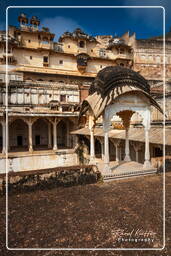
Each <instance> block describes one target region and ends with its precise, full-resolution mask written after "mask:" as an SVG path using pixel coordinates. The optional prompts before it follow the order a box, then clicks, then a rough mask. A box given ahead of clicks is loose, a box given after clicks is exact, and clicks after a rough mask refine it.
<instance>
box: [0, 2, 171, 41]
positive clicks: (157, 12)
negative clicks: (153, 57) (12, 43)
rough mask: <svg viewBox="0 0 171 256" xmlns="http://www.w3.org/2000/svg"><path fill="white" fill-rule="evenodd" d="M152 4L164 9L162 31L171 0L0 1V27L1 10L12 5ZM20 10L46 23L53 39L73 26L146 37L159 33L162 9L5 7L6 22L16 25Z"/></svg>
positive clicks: (2, 24)
mask: <svg viewBox="0 0 171 256" xmlns="http://www.w3.org/2000/svg"><path fill="white" fill-rule="evenodd" d="M140 3H141V5H144V6H145V5H148V6H150V5H152V6H156V5H157V6H163V7H165V9H166V31H169V29H170V26H171V15H170V14H171V2H170V0H144V1H139V0H120V1H119V0H113V1H109V0H106V1H101V0H99V1H88V0H87V1H84V0H82V1H65V0H63V1H58V0H57V1H54V0H48V1H47V0H46V1H45V0H41V1H40V0H37V1H33V0H29V1H28V0H26V1H23V0H13V1H9V0H6V1H5V0H1V3H0V5H1V8H0V17H1V20H0V29H4V28H5V9H6V7H7V6H11V5H13V6H14V5H15V6H20V5H25V6H26V5H28V6H32V5H38V6H39V5H44V6H47V5H49V6H50V5H72V6H73V5H86V6H87V5H94V6H97V5H101V6H104V5H105V6H107V5H108V6H112V5H113V6H114V5H115V6H117V5H121V6H125V5H129V6H131V5H136V6H138V5H140ZM21 12H24V13H26V14H27V15H28V17H31V16H32V15H35V16H38V17H39V18H40V20H41V25H42V26H47V27H49V28H50V30H51V31H52V32H53V33H55V34H56V35H57V36H56V39H57V38H58V37H59V36H60V35H61V34H62V33H63V32H64V31H73V30H74V29H75V28H76V27H80V28H82V29H83V30H84V31H85V32H87V33H89V34H91V35H97V34H101V35H104V34H109V35H115V34H116V35H118V36H119V35H122V34H123V33H124V32H126V31H128V30H129V31H130V33H132V32H136V35H137V38H148V37H151V36H156V35H160V34H162V33H163V30H162V27H163V10H162V9H161V8H151V9H149V8H148V9H147V8H146V9H145V8H136V9H135V8H131V9H113V8H107V9H104V8H103V9H98V8H95V9H88V8H84V9H83V8H79V9H76V8H74V9H73V8H72V9H71V8H62V9H61V8H45V9H42V8H23V9H22V8H17V9H13V8H12V9H9V24H10V25H15V26H17V25H18V22H17V17H18V15H19V14H20V13H21Z"/></svg>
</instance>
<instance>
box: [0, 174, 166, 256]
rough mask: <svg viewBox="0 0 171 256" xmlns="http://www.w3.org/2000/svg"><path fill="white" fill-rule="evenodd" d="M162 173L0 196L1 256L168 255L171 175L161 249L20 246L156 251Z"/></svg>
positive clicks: (160, 222) (160, 232)
mask: <svg viewBox="0 0 171 256" xmlns="http://www.w3.org/2000/svg"><path fill="white" fill-rule="evenodd" d="M162 182H163V180H162V175H151V176H146V177H137V178H131V179H127V180H119V181H113V182H108V183H99V184H92V185H84V186H74V187H68V188H62V187H59V188H53V189H48V190H37V191H34V192H29V193H22V194H14V195H11V196H9V243H8V246H9V247H10V248H21V251H14V250H7V249H6V248H5V197H1V198H0V208H1V214H0V227H1V237H0V247H1V254H0V255H2V256H6V255H7V256H8V255H9V256H10V255H17V256H35V255H36V256H37V255H38V256H39V255H42V256H53V255H64V256H68V255H76V256H77V255H81V256H82V255H94V256H96V255H97V256H101V255H106V256H108V255H118V256H122V255H123V256H139V255H143V256H146V255H147V256H164V255H165V256H170V255H171V248H170V247H171V240H170V239H171V214H170V213H171V197H170V195H171V173H167V174H166V248H165V249H164V250H161V251H156V250H153V251H149V250H146V251H137V250H136V251H131V250H130V251H119V250H117V251H111V250H108V251H93V250H90V251H81V250H79V251H73V250H72V251H61V250H60V251H54V250H53V251H50V250H46V251H39V250H37V251H36V250H33V251H28V250H26V251H24V250H22V248H135V247H136V248H151V247H152V248H158V247H162V242H163V241H162V237H163V229H162V226H163V211H162V208H163V205H162V202H163V193H162V191H163V189H162V188H163V187H162Z"/></svg>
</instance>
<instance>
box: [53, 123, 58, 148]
mask: <svg viewBox="0 0 171 256" xmlns="http://www.w3.org/2000/svg"><path fill="white" fill-rule="evenodd" d="M53 150H57V131H56V121H55V122H54V123H53Z"/></svg>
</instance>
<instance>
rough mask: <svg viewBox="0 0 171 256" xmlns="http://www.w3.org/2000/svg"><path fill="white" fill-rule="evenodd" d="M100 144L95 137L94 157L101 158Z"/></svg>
mask: <svg viewBox="0 0 171 256" xmlns="http://www.w3.org/2000/svg"><path fill="white" fill-rule="evenodd" d="M101 149H102V146H101V143H100V141H99V140H98V139H95V156H96V158H101V157H102V150H101Z"/></svg>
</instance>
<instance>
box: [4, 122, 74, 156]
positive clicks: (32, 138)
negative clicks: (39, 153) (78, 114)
mask: <svg viewBox="0 0 171 256" xmlns="http://www.w3.org/2000/svg"><path fill="white" fill-rule="evenodd" d="M0 123H1V125H0V138H1V141H0V145H1V148H2V153H3V154H5V152H6V149H7V148H8V152H10V151H11V152H12V151H15V152H20V151H27V150H28V151H29V152H30V153H31V152H33V151H34V150H48V149H49V150H50V149H51V150H58V149H69V148H73V147H74V144H75V141H74V137H73V135H71V134H70V131H72V130H74V129H75V125H74V119H72V118H60V117H9V120H8V147H6V124H5V121H4V120H1V121H0ZM75 123H76V122H75Z"/></svg>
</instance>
